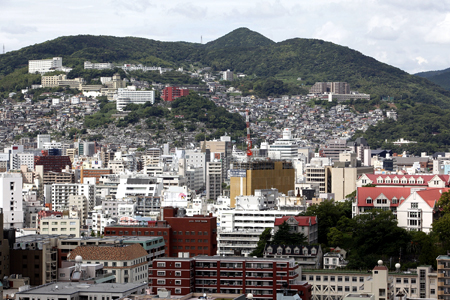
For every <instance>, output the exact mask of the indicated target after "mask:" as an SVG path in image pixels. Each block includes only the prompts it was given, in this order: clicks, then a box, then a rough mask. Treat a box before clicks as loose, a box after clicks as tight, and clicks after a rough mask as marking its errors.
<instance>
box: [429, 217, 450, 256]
mask: <svg viewBox="0 0 450 300" xmlns="http://www.w3.org/2000/svg"><path fill="white" fill-rule="evenodd" d="M431 226H432V227H433V232H434V233H435V234H436V235H437V238H438V240H439V242H441V244H442V247H443V248H444V249H449V246H450V214H445V215H443V216H442V217H440V218H439V219H438V220H436V221H434V222H433V224H432V225H431Z"/></svg>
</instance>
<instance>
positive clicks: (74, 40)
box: [0, 28, 450, 107]
mask: <svg viewBox="0 0 450 300" xmlns="http://www.w3.org/2000/svg"><path fill="white" fill-rule="evenodd" d="M54 56H61V57H62V58H63V64H64V65H66V66H69V67H76V66H81V65H82V64H83V62H84V61H85V60H90V61H92V62H114V63H124V62H127V63H142V64H144V65H148V66H151V65H156V66H163V67H164V66H173V67H175V66H186V67H188V66H189V65H190V64H191V63H193V62H199V63H201V64H203V65H205V66H210V67H212V68H213V70H226V69H230V70H233V71H235V72H242V73H245V74H247V75H255V76H257V77H275V78H277V79H282V80H284V81H295V82H297V83H299V84H300V85H304V86H306V87H308V86H310V85H312V84H314V82H316V81H346V82H349V83H350V85H351V89H352V90H358V91H360V92H364V93H370V94H371V95H372V97H373V98H376V97H380V96H387V95H389V96H391V97H394V98H398V99H411V100H412V101H415V102H423V103H432V104H436V105H439V106H440V107H450V91H446V90H445V89H443V88H441V87H439V86H437V85H435V84H433V83H431V82H430V81H428V80H426V79H424V78H420V77H418V76H413V75H409V74H408V73H406V72H404V71H402V70H400V69H398V68H395V67H392V66H389V65H387V64H384V63H381V62H379V61H377V60H375V59H373V58H371V57H368V56H365V55H363V54H361V53H359V52H357V51H355V50H352V49H349V48H347V47H343V46H339V45H336V44H333V43H330V42H324V41H322V40H314V39H300V38H295V39H290V40H286V41H283V42H279V43H274V42H273V41H271V40H270V39H267V38H265V37H264V36H262V35H260V34H259V33H256V32H253V31H251V30H249V29H246V28H239V29H236V30H234V31H233V32H231V33H229V34H227V35H225V36H223V37H221V38H219V39H217V40H215V41H212V42H209V43H207V44H197V43H186V42H160V41H155V40H149V39H144V38H135V37H112V36H91V35H79V36H65V37H60V38H57V39H54V40H51V41H47V42H44V43H41V44H36V45H32V46H28V47H25V48H22V49H20V50H18V51H11V52H8V53H6V54H4V55H0V76H1V75H7V74H9V73H12V72H13V71H14V70H15V69H17V68H20V67H25V66H27V62H28V60H29V59H43V58H51V57H54ZM298 78H301V81H300V80H299V81H296V80H297V79H298Z"/></svg>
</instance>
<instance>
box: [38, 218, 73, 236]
mask: <svg viewBox="0 0 450 300" xmlns="http://www.w3.org/2000/svg"><path fill="white" fill-rule="evenodd" d="M39 229H40V234H67V235H69V234H70V235H74V236H75V237H80V219H71V218H67V217H63V218H61V217H55V216H51V217H45V218H42V219H41V220H40V225H39Z"/></svg>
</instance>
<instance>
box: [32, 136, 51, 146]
mask: <svg viewBox="0 0 450 300" xmlns="http://www.w3.org/2000/svg"><path fill="white" fill-rule="evenodd" d="M36 140H37V148H38V149H42V148H43V147H44V143H50V141H51V137H50V134H38V136H37V138H36Z"/></svg>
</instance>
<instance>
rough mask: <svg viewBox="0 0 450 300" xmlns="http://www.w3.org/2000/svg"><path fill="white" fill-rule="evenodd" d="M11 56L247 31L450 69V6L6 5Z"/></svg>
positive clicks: (362, 0)
mask: <svg viewBox="0 0 450 300" xmlns="http://www.w3.org/2000/svg"><path fill="white" fill-rule="evenodd" d="M0 9H1V12H2V13H1V17H0V47H1V46H2V45H4V46H5V49H6V51H7V52H9V51H13V50H18V49H20V48H22V47H25V46H29V45H33V44H37V43H42V42H44V41H47V40H52V39H55V38H57V37H59V36H66V35H79V34H91V35H113V36H136V37H143V38H149V39H154V40H160V41H186V42H196V43H200V42H201V41H203V43H206V42H209V41H212V40H215V39H217V38H219V37H221V36H223V35H225V34H227V33H229V32H230V31H232V30H234V29H236V28H239V27H247V28H249V29H251V30H253V31H256V32H259V33H260V34H262V35H264V36H266V37H268V38H270V39H271V40H273V41H275V42H280V41H284V40H287V39H292V38H315V39H321V40H325V41H330V42H333V43H335V44H339V45H342V46H347V47H349V48H351V49H354V50H357V51H359V52H361V53H362V54H364V55H367V56H371V57H373V58H375V59H377V60H379V61H381V62H384V63H387V64H389V65H392V66H395V67H398V68H400V69H402V70H404V71H406V72H409V73H416V72H420V71H431V70H442V69H446V68H449V67H450V0H314V1H311V0H308V1H306V0H277V1H257V0H244V1H243V0H227V1H223V0H209V1H204V0H190V1H189V0H186V1H185V0H180V1H178V0H126V1H125V0H89V1H88V0H77V1H73V0H72V1H66V0H58V1H55V0H40V1H36V0H33V1H31V0H0Z"/></svg>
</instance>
